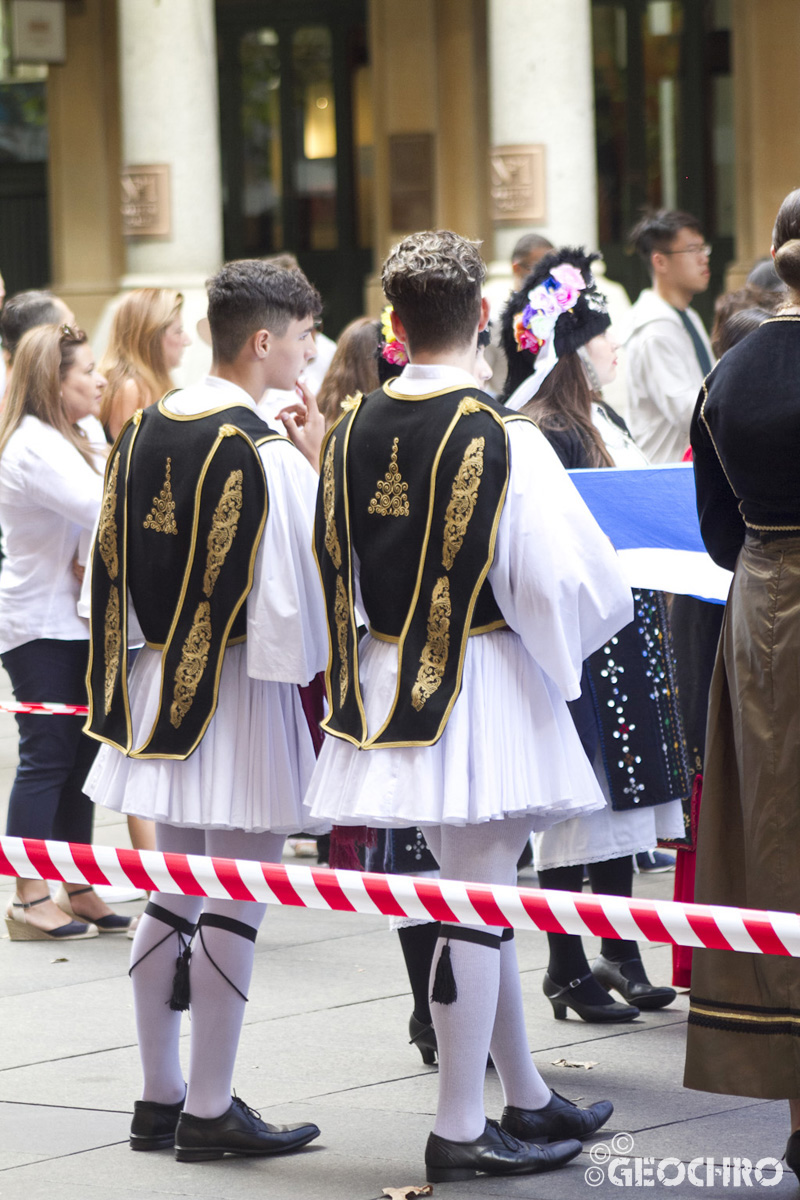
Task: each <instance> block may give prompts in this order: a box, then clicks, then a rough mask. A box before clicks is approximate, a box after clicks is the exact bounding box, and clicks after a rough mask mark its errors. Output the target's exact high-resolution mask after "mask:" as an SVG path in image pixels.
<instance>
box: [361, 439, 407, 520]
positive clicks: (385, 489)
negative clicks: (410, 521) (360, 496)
mask: <svg viewBox="0 0 800 1200" xmlns="http://www.w3.org/2000/svg"><path fill="white" fill-rule="evenodd" d="M399 444H400V439H399V438H395V439H394V441H393V442H392V457H391V459H390V460H389V470H388V471H387V472H386V474H385V475H384V477H383V479H379V480H378V490H377V492H376V493H375V495H374V496H373V497H372V499H371V500H370V502H369V508H368V509H367V512H368V513H375V514H376V515H377V516H379V517H407V516H408V496H407V495H406V492H407V491H408V484H407V483H404V482H403V476H402V475H401V474H400V470H399V468H398V466H397V447H398V446H399Z"/></svg>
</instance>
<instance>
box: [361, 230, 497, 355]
mask: <svg viewBox="0 0 800 1200" xmlns="http://www.w3.org/2000/svg"><path fill="white" fill-rule="evenodd" d="M485 277H486V264H485V263H484V261H483V259H482V258H481V255H480V249H479V243H478V242H471V241H469V240H468V239H467V238H463V237H460V236H459V234H457V233H452V232H451V230H449V229H428V230H425V231H424V232H422V233H413V234H411V236H410V237H407V238H404V239H403V241H402V242H400V243H399V244H398V245H397V246H394V247H393V248H392V250H391V252H390V254H389V257H388V258H387V259H386V262H385V263H384V264H383V271H382V274H381V282H382V283H383V290H384V292H385V293H386V298H387V300H389V301H390V303H391V304H392V305H394V309H395V312H396V313H397V315H398V317H399V318H400V320H401V321H402V322H403V325H404V327H405V330H406V333H407V334H408V342H409V345H408V349H409V351H410V352H411V353H412V354H413V353H414V351H415V350H420V349H425V350H429V351H437V350H446V349H448V348H449V347H451V346H453V347H461V346H467V345H468V344H469V342H470V339H471V338H472V337H473V336H474V335H475V331H476V330H477V328H478V323H479V321H480V315H481V284H482V283H483V281H484V279H485Z"/></svg>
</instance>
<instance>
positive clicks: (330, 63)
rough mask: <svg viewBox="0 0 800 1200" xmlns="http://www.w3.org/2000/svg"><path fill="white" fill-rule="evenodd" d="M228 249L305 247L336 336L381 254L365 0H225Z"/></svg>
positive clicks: (222, 77)
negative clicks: (376, 249) (376, 248)
mask: <svg viewBox="0 0 800 1200" xmlns="http://www.w3.org/2000/svg"><path fill="white" fill-rule="evenodd" d="M217 35H218V46H219V83H220V128H221V144H222V172H223V211H224V229H225V254H226V257H227V258H241V257H260V256H262V255H268V254H275V253H279V252H280V251H291V252H292V253H294V254H295V255H296V256H297V258H298V260H299V262H300V266H301V267H302V268H303V270H304V271H305V272H306V274H307V275H308V277H309V279H311V280H312V282H313V283H314V284H315V285H316V286H317V287H318V288H319V290H320V292H321V293H322V297H323V299H324V301H325V312H324V322H325V331H326V333H328V334H329V335H330V336H332V337H336V336H337V335H338V333H339V332H340V330H341V328H342V326H343V325H345V324H346V323H347V322H348V321H350V320H352V318H353V317H356V316H358V315H360V313H361V312H362V310H363V287H364V278H365V276H366V275H367V274H368V273H369V271H370V270H371V266H372V249H371V233H372V210H371V206H372V128H371V108H370V100H369V63H368V56H367V31H366V3H365V0H272V2H270V0H263V2H262V3H255V2H253V0H217Z"/></svg>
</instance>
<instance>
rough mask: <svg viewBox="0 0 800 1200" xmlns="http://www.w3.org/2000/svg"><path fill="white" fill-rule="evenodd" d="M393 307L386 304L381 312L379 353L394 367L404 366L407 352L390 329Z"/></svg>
mask: <svg viewBox="0 0 800 1200" xmlns="http://www.w3.org/2000/svg"><path fill="white" fill-rule="evenodd" d="M393 312H394V309H393V307H392V305H391V304H387V305H386V307H385V308H384V310H383V312H382V313H381V339H380V355H381V358H382V359H384V360H385V361H386V362H388V363H391V364H392V365H393V366H396V367H404V366H405V365H406V363H407V362H408V354H407V352H406V348H405V346H404V345H403V343H402V342H401V341H400V340H399V339H398V337H397V334H396V333H395V331H394V330H393V329H392V313H393Z"/></svg>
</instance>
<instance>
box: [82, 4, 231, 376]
mask: <svg viewBox="0 0 800 1200" xmlns="http://www.w3.org/2000/svg"><path fill="white" fill-rule="evenodd" d="M118 20H119V73H120V108H121V122H122V163H123V165H124V166H136V165H145V164H152V163H166V164H168V165H169V168H170V191H171V197H170V207H171V213H170V234H169V236H168V237H165V238H129V239H127V240H126V251H125V260H126V261H125V273H124V275H123V277H122V279H121V280H120V287H121V288H122V289H123V291H126V290H128V289H130V288H136V287H173V288H177V289H178V290H179V291H181V292H183V294H184V298H185V299H184V325H185V327H186V330H187V332H188V333H189V335H190V336H191V337H192V338H193V343H192V345H191V346H190V347H189V349H188V351H187V352H186V355H185V357H184V363H183V367H182V368H181V371H180V375H181V376H182V379H181V380H180V382H189V381H191V380H193V379H195V378H197V376H198V375H199V374H201V373H202V372H203V371H204V370H205V369H206V368H207V365H208V362H209V361H210V351H208V350H207V348H206V347H205V346H204V344H203V343H201V342H199V339H198V338H197V334H196V330H195V325H196V323H197V321H198V319H199V318H200V317H202V316H204V315H205V311H206V301H205V289H204V283H205V280H206V279H207V277H208V276H209V275H210V274H211V273H212V272H213V271H215V270H216V269H217V268H218V267H219V265H220V264H221V262H222V198H221V168H220V152H219V106H218V96H217V54H216V34H215V27H214V3H213V0H168V3H164V2H163V0H118ZM107 323H108V321H107V320H106V322H105V325H106V327H107ZM102 332H103V331H101V333H102ZM97 340H98V341H100V340H101V338H100V337H98V338H97Z"/></svg>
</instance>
